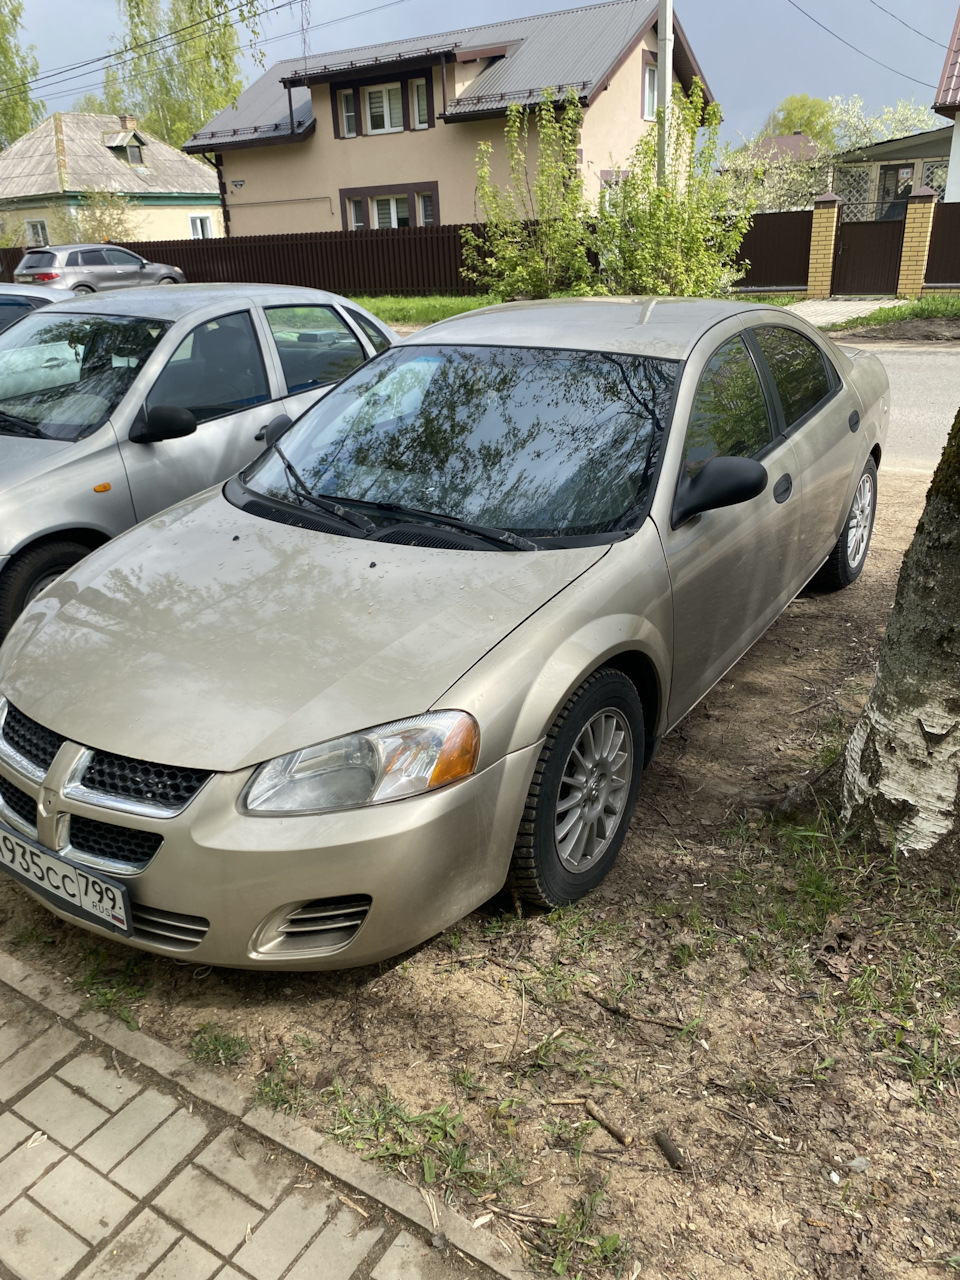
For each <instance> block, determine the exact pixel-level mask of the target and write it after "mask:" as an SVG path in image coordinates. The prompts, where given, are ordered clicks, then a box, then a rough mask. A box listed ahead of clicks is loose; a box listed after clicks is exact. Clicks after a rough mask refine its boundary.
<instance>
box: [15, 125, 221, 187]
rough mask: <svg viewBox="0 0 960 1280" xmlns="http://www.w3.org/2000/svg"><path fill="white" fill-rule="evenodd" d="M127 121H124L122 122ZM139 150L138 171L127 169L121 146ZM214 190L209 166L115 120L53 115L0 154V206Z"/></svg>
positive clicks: (214, 179) (212, 176) (123, 148)
mask: <svg viewBox="0 0 960 1280" xmlns="http://www.w3.org/2000/svg"><path fill="white" fill-rule="evenodd" d="M125 119H129V117H125ZM134 138H136V139H138V140H139V141H140V142H141V143H142V145H143V161H144V162H143V165H142V166H140V165H137V166H134V165H131V164H130V163H129V162H128V161H127V158H126V150H125V148H126V145H127V144H126V142H124V141H123V139H128V140H130V139H134ZM218 190H219V187H218V185H217V175H216V172H215V171H214V170H213V169H211V168H210V166H209V165H206V164H204V163H203V162H202V161H200V160H194V159H193V158H192V157H191V156H185V155H184V154H183V153H182V152H181V151H178V150H177V148H176V147H171V146H169V145H168V144H167V143H166V142H161V141H160V139H159V138H154V137H151V135H150V134H148V133H144V132H143V130H142V129H135V130H134V129H123V128H121V121H120V118H119V117H118V116H111V115H94V114H87V113H79V112H70V113H68V112H59V111H58V112H56V113H55V114H54V115H52V116H48V118H47V119H46V120H44V121H43V123H42V124H38V125H37V127H36V128H35V129H31V130H30V132H29V133H25V134H24V135H23V137H22V138H18V139H17V140H16V142H13V143H11V144H10V146H9V147H7V149H6V150H5V151H4V152H2V153H0V200H3V201H9V200H16V199H21V198H25V197H29V196H48V195H60V194H62V193H64V192H73V191H117V192H122V193H123V194H125V195H130V196H134V197H136V196H138V195H200V194H203V195H208V194H210V193H213V194H216V193H217V191H218Z"/></svg>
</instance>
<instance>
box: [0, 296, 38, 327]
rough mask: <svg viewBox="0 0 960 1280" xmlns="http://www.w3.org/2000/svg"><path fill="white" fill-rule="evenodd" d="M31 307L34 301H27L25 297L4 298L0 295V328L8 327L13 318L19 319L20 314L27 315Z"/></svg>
mask: <svg viewBox="0 0 960 1280" xmlns="http://www.w3.org/2000/svg"><path fill="white" fill-rule="evenodd" d="M33 309H34V303H32V302H29V301H28V300H27V299H26V298H4V297H2V296H0V329H7V328H9V327H10V325H12V324H13V322H14V320H19V319H20V317H21V316H25V315H29V313H30V312H31V311H32V310H33Z"/></svg>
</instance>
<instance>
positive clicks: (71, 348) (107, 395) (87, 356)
mask: <svg viewBox="0 0 960 1280" xmlns="http://www.w3.org/2000/svg"><path fill="white" fill-rule="evenodd" d="M168 328H169V324H168V323H167V322H165V321H161V320H145V319H140V318H137V317H127V316H98V317H96V318H95V319H94V318H92V317H90V316H64V317H62V318H59V317H37V319H36V322H35V323H34V324H31V325H30V327H29V329H28V328H26V326H18V328H17V329H15V330H13V331H12V332H11V333H10V334H9V335H6V341H4V342H3V343H2V345H0V395H2V396H3V398H2V399H0V410H2V411H3V412H4V413H7V414H10V415H11V416H12V417H14V418H17V419H19V420H20V421H22V422H24V423H25V424H28V425H30V426H32V427H38V428H39V429H40V431H41V432H42V434H43V435H45V436H47V437H48V438H50V439H57V440H76V439H79V437H80V436H82V435H84V434H85V433H86V432H87V431H89V430H91V429H92V428H94V427H97V426H99V425H100V423H101V422H104V421H105V420H106V418H107V417H108V415H109V414H110V413H111V412H112V411H113V409H114V408H115V407H116V406H117V404H118V403H119V402H120V400H121V398H122V397H123V395H124V394H125V393H126V391H127V388H128V387H129V386H130V384H131V383H132V382H133V380H134V378H135V377H136V376H137V374H138V373H139V371H140V369H141V368H142V366H143V362H144V361H145V360H146V358H147V356H149V355H150V353H151V352H152V351H153V349H154V347H155V346H156V345H157V343H158V342H159V341H160V338H161V337H162V336H163V334H164V333H165V331H166V330H167V329H168ZM46 347H51V348H54V350H52V351H51V352H50V354H49V355H48V356H46V357H44V348H46ZM28 352H33V353H35V354H36V358H37V363H35V364H34V363H30V362H29V360H25V359H24V358H23V357H24V356H25V355H26V354H27V353H28ZM19 353H23V354H22V355H20V354H19ZM10 388H15V390H14V391H13V394H9V389H10ZM4 391H7V394H5V395H4V394H3V392H4Z"/></svg>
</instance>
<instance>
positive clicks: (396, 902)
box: [15, 743, 540, 970]
mask: <svg viewBox="0 0 960 1280" xmlns="http://www.w3.org/2000/svg"><path fill="white" fill-rule="evenodd" d="M539 747H540V744H539V743H538V744H534V745H533V746H531V747H528V748H525V749H523V750H521V751H517V752H514V753H512V754H510V755H508V756H506V757H504V758H503V759H501V760H499V761H497V762H495V763H494V764H492V765H491V766H490V767H488V768H487V769H485V770H484V771H483V772H482V773H480V774H478V775H475V776H474V777H471V778H468V779H466V780H465V781H463V782H460V783H455V784H453V785H452V786H449V787H446V788H443V789H442V790H439V791H436V792H432V793H429V794H426V795H421V796H416V797H411V798H410V799H407V800H401V801H396V802H394V803H390V804H384V805H378V806H370V807H368V808H362V809H354V810H349V811H343V812H339V813H331V814H324V815H319V816H316V815H314V816H291V817H279V818H278V817H251V816H249V815H246V814H242V813H240V812H239V811H238V809H237V807H236V797H237V795H238V794H239V792H238V790H237V781H238V778H237V775H214V777H212V778H211V779H210V780H209V782H208V783H207V784H206V786H205V787H204V788H203V790H202V791H201V792H200V793H199V795H198V796H197V797H196V799H195V800H194V801H193V802H192V803H191V804H190V805H189V806H188V807H187V809H186V810H185V811H184V812H183V813H182V814H180V815H179V816H178V817H177V818H172V819H166V820H157V819H140V818H134V817H131V816H129V815H127V814H120V813H108V811H107V810H105V809H104V808H101V807H94V806H90V805H86V804H82V803H79V802H77V803H71V804H70V809H71V810H72V811H73V812H75V813H77V814H78V815H80V816H86V817H94V818H96V819H97V820H98V821H100V822H102V821H104V820H105V819H109V821H111V822H116V823H117V824H118V825H122V826H126V827H135V828H138V829H141V830H147V831H154V832H158V831H163V832H164V842H163V844H162V845H161V846H160V849H159V850H158V852H157V853H156V854H155V855H154V857H153V859H152V860H151V861H150V862H149V864H148V865H147V866H146V867H145V868H144V869H143V870H142V871H139V872H137V873H135V874H132V875H118V874H117V872H116V870H115V869H109V868H106V867H103V866H97V864H96V863H95V862H94V861H87V865H89V866H90V869H91V870H92V871H94V872H95V873H96V874H100V875H108V876H110V878H112V879H114V880H118V881H120V882H121V883H123V884H125V885H126V887H127V890H128V893H129V895H130V901H131V906H132V914H133V922H134V933H133V936H131V937H125V936H124V935H122V934H117V933H112V932H110V931H109V930H107V929H104V928H101V927H99V926H98V925H95V924H92V923H89V922H88V921H86V920H80V919H77V918H76V917H75V916H73V915H71V914H69V913H67V912H66V911H63V910H61V909H60V908H59V907H58V906H55V905H53V904H51V902H50V901H49V900H48V899H47V898H40V897H39V896H38V895H35V894H31V896H33V897H36V898H37V900H38V901H40V902H42V903H43V905H44V906H46V907H47V908H48V909H50V910H52V911H53V912H54V914H55V915H58V916H59V917H60V918H61V919H63V920H67V921H69V922H71V923H73V924H77V925H79V926H80V927H82V928H84V929H88V930H89V931H90V932H91V933H96V934H99V935H102V936H106V937H111V938H113V939H114V940H115V941H118V942H125V943H127V944H129V945H130V946H133V947H137V948H140V949H142V950H145V951H150V952H153V953H155V954H158V955H169V956H172V957H176V958H178V959H182V960H189V961H191V962H194V963H196V964H212V965H224V966H230V967H236V968H264V969H279V970H300V969H342V968H352V967H355V966H357V965H365V964H371V963H373V962H375V961H378V960H383V959H385V958H387V957H389V956H395V955H398V954H399V953H400V952H402V951H405V950H407V949H408V948H410V947H413V946H416V945H417V944H418V943H420V942H423V941H424V940H425V939H427V938H429V937H431V936H432V935H434V934H435V933H438V932H439V931H440V930H442V929H444V928H446V927H447V926H448V925H450V924H452V923H454V922H455V921H456V920H458V919H460V918H461V917H462V916H464V915H466V914H467V913H468V912H470V911H472V910H473V909H474V908H475V907H477V906H479V905H480V903H482V902H484V901H486V899H487V898H489V897H491V896H492V895H493V894H494V893H496V892H497V890H498V889H500V888H501V886H502V885H503V882H504V880H505V878H506V874H507V870H508V868H509V863H510V856H511V853H512V851H513V846H514V841H515V839H516V833H517V828H518V825H519V822H520V817H521V814H522V811H523V805H524V800H525V797H526V794H527V790H528V787H529V784H530V779H531V777H532V774H533V769H534V766H535V764H536V760H537V756H538V753H539ZM247 776H249V775H244V778H243V779H242V781H243V782H245V781H246V778H247ZM15 781H16V785H17V786H19V787H21V788H23V789H27V787H28V786H29V788H30V790H31V792H34V791H36V792H38V791H39V788H38V787H32V786H30V784H29V783H28V782H27V780H26V779H23V778H16V779H15ZM30 838H31V839H34V840H35V839H36V838H35V837H30ZM38 843H39V842H38ZM41 847H42V846H41ZM66 856H68V857H71V856H74V855H71V854H70V852H69V850H67V851H66ZM27 891H28V892H30V891H29V890H27ZM305 908H306V912H304V909H305ZM295 913H298V914H296V917H295V921H294V926H293V928H292V929H289V928H286V929H285V928H284V925H285V923H286V922H288V920H289V918H290V917H291V916H294V915H295ZM304 915H306V916H307V917H309V918H310V920H313V919H317V920H320V921H322V922H324V923H323V931H321V932H317V931H314V930H312V929H310V928H309V927H308V924H309V922H308V924H307V925H306V926H305V924H304Z"/></svg>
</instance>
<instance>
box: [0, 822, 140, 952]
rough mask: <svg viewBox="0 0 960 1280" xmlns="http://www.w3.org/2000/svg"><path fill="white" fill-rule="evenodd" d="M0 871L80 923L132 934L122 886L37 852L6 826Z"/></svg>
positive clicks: (0, 834)
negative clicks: (66, 912)
mask: <svg viewBox="0 0 960 1280" xmlns="http://www.w3.org/2000/svg"><path fill="white" fill-rule="evenodd" d="M0 868H2V869H3V870H4V871H6V872H8V873H9V874H10V875H12V876H13V878H14V879H15V880H19V881H20V883H21V884H25V885H26V886H27V887H28V888H30V889H33V890H34V892H36V893H39V894H40V895H41V896H42V897H44V898H47V899H49V900H50V901H51V902H53V903H55V904H56V905H57V906H58V907H60V909H61V910H63V911H69V912H70V914H71V915H74V916H78V917H79V918H80V919H81V920H89V921H91V922H92V923H93V924H98V925H100V927H101V928H103V929H112V930H113V931H114V932H115V933H124V934H130V933H132V932H133V930H132V929H131V926H130V899H129V896H128V894H127V890H126V886H125V885H122V884H119V883H118V882H117V881H116V880H108V879H106V877H105V876H98V875H93V874H92V872H90V871H88V870H87V868H86V867H81V866H78V865H77V864H76V863H74V862H68V861H67V859H66V858H62V857H60V855H59V854H56V853H49V852H48V851H47V850H46V849H40V848H38V847H37V846H36V845H34V844H31V843H30V841H29V840H24V838H23V836H18V835H17V834H16V832H14V831H11V830H10V828H9V827H5V826H0Z"/></svg>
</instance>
